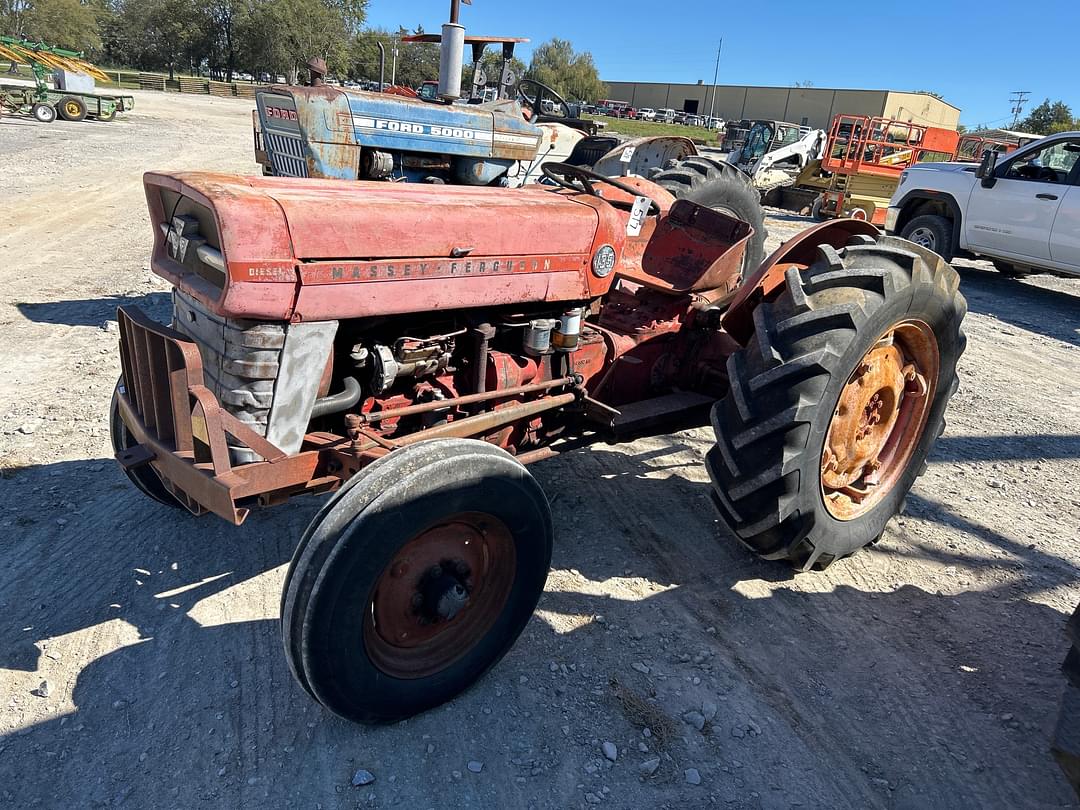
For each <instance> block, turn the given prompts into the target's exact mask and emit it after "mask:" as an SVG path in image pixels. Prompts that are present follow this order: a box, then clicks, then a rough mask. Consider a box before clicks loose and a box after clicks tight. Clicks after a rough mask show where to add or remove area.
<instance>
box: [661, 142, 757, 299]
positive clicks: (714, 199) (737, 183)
mask: <svg viewBox="0 0 1080 810" xmlns="http://www.w3.org/2000/svg"><path fill="white" fill-rule="evenodd" d="M651 179H652V181H653V182H654V183H656V184H658V185H660V186H662V187H663V188H665V189H667V190H668V191H670V192H671V193H672V194H673V195H674V196H675V197H676V198H678V199H683V200H690V201H691V202H696V203H698V204H699V205H704V206H706V207H707V208H712V209H713V210H716V211H720V212H721V213H724V214H728V215H729V216H733V217H735V218H737V219H741V220H742V221H743V222H746V223H749V225H750V227H752V228H753V229H754V235H753V236H752V237H751V239H750V242H749V243H748V244H747V246H746V255H745V256H744V258H743V264H742V270H743V277H744V278H745V277H746V276H747V275H749V274H750V273H752V272H753V271H754V270H756V269H757V267H758V265H759V264H761V261H762V259H763V258H764V253H765V237H766V236H768V231H766V230H765V212H764V211H763V210H762V208H761V195H760V194H759V193H758V190H757V189H756V188H754V186H753V183H752V182H751V181H750V178H749V177H748V176H747V174H746V172H743V171H740V170H739V169H738V168H736V167H735V166H733V165H732V164H730V163H726V162H725V161H723V160H715V159H714V158H710V157H705V156H704V155H695V156H693V157H688V158H686V159H685V160H682V161H680V162H678V163H677V164H676V165H675V166H673V167H671V168H668V169H665V170H664V171H662V172H659V173H658V174H656V175H655V176H653V177H652V178H651Z"/></svg>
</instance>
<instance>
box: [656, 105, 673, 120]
mask: <svg viewBox="0 0 1080 810" xmlns="http://www.w3.org/2000/svg"><path fill="white" fill-rule="evenodd" d="M656 120H657V121H664V122H666V123H668V124H670V123H671V122H672V121H674V120H675V111H674V110H672V109H670V108H668V107H665V108H664V109H662V110H657V111H656Z"/></svg>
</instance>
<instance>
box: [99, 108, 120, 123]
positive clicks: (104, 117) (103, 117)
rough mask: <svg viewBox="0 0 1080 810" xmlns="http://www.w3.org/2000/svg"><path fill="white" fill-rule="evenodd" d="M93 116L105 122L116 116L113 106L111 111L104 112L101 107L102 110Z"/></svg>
mask: <svg viewBox="0 0 1080 810" xmlns="http://www.w3.org/2000/svg"><path fill="white" fill-rule="evenodd" d="M94 117H95V118H97V120H98V121H104V122H105V123H108V122H109V121H112V120H114V119H115V118H116V108H115V107H113V110H112V112H106V111H105V108H104V107H102V111H101V112H100V113H98V114H97V115H96V116H94Z"/></svg>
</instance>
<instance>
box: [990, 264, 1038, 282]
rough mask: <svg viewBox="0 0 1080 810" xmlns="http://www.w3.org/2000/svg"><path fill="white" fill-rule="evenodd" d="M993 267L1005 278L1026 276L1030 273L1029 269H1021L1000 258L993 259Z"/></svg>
mask: <svg viewBox="0 0 1080 810" xmlns="http://www.w3.org/2000/svg"><path fill="white" fill-rule="evenodd" d="M993 261H994V269H995V270H997V271H998V272H999V273H1001V275H1003V276H1005V277H1006V278H1027V277H1028V276H1030V275H1031V271H1030V270H1021V269H1020V268H1019V267H1017V266H1016V265H1015V264H1010V263H1009V262H1005V261H1002V260H1001V259H994V260H993Z"/></svg>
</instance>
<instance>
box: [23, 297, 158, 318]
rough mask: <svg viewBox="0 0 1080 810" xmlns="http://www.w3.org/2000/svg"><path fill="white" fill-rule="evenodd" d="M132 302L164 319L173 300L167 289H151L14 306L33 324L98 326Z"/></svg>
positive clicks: (152, 315) (153, 315)
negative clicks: (155, 290)
mask: <svg viewBox="0 0 1080 810" xmlns="http://www.w3.org/2000/svg"><path fill="white" fill-rule="evenodd" d="M132 305H134V306H137V307H139V308H140V309H142V311H143V312H145V313H146V314H147V315H150V316H151V317H155V316H156V317H158V318H164V319H165V321H166V322H168V320H169V318H170V316H171V313H172V303H171V300H170V298H169V293H167V292H153V293H146V294H145V295H109V296H104V297H102V298H84V299H80V300H74V301H46V302H43V303H25V302H24V303H19V304H16V305H15V306H16V307H17V308H18V310H19V312H21V313H22V314H23V315H24V316H25V317H26V318H27V319H28V320H31V321H34V322H36V323H58V324H67V325H68V326H101V325H102V324H103V323H105V322H106V321H110V320H116V308H117V307H126V306H132Z"/></svg>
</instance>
